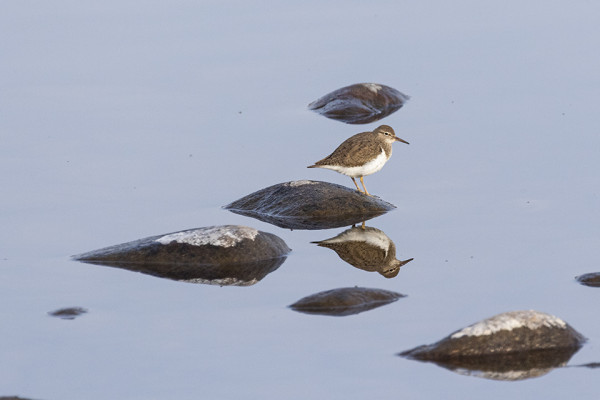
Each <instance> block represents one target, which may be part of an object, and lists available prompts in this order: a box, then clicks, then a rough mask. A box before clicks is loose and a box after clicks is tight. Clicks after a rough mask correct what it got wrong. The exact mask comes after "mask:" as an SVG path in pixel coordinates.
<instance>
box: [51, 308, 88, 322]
mask: <svg viewBox="0 0 600 400" xmlns="http://www.w3.org/2000/svg"><path fill="white" fill-rule="evenodd" d="M87 312H88V310H86V309H85V308H82V307H69V308H61V309H59V310H56V311H49V312H48V315H50V316H52V317H58V318H61V319H75V318H77V317H78V316H80V315H82V314H85V313H87Z"/></svg>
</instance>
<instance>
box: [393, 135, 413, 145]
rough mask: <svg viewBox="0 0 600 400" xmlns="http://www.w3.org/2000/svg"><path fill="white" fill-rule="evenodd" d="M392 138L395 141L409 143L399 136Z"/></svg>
mask: <svg viewBox="0 0 600 400" xmlns="http://www.w3.org/2000/svg"><path fill="white" fill-rule="evenodd" d="M394 139H396V140H397V141H399V142H402V143H406V144H410V143H408V142H407V141H406V140H404V139H400V138H399V137H395V138H394Z"/></svg>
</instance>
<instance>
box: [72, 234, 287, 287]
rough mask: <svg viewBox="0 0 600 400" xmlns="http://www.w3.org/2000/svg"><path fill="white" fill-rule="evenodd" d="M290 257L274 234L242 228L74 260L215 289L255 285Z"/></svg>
mask: <svg viewBox="0 0 600 400" xmlns="http://www.w3.org/2000/svg"><path fill="white" fill-rule="evenodd" d="M289 252H290V249H289V247H288V246H287V245H286V244H285V242H284V241H283V240H282V239H281V238H279V237H277V236H275V235H273V234H271V233H266V232H261V231H258V230H256V229H254V228H249V227H245V226H237V225H223V226H210V227H205V228H198V229H191V230H186V231H181V232H174V233H170V234H167V235H159V236H152V237H148V238H145V239H140V240H136V241H133V242H128V243H123V244H119V245H116V246H111V247H106V248H103V249H100V250H95V251H91V252H88V253H84V254H80V255H78V256H74V258H75V259H76V260H78V261H83V262H86V263H92V264H101V265H108V266H113V267H118V268H123V269H128V270H131V271H138V272H142V273H146V274H150V275H154V276H158V277H163V278H169V279H174V280H179V281H188V282H193V283H206V284H215V285H221V286H223V285H238V286H247V285H252V284H254V283H256V282H258V281H259V280H261V279H262V278H263V277H264V276H266V275H267V274H268V273H270V272H272V271H274V270H276V269H277V268H278V267H279V266H280V265H281V264H282V263H283V261H285V258H286V256H287V254H288V253H289Z"/></svg>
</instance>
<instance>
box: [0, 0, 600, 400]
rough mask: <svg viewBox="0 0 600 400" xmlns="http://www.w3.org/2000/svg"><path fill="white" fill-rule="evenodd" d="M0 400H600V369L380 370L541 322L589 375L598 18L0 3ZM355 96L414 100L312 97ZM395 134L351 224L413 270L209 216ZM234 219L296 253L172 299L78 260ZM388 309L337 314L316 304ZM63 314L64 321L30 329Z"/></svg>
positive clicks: (529, 12)
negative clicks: (345, 147)
mask: <svg viewBox="0 0 600 400" xmlns="http://www.w3.org/2000/svg"><path fill="white" fill-rule="evenodd" d="M0 9H1V10H2V12H1V13H0V19H1V20H2V21H1V23H0V34H1V37H2V38H3V40H2V42H1V43H0V46H1V49H2V54H3V55H4V57H3V58H4V60H5V62H3V63H2V64H1V65H0V72H1V73H0V84H1V87H2V91H1V93H2V94H1V95H0V135H1V146H0V166H1V171H2V173H1V174H0V184H1V187H2V193H3V195H2V196H0V208H1V209H2V210H3V212H2V213H1V214H0V215H1V216H0V226H1V227H2V228H1V229H0V274H1V275H0V276H1V279H0V292H1V293H2V294H3V301H2V303H1V304H0V310H1V314H2V315H3V316H4V320H3V324H2V326H1V327H0V338H2V341H3V346H2V352H1V357H0V376H2V378H1V380H0V395H19V396H21V397H29V398H36V399H81V398H86V399H106V398H118V399H149V398H156V399H158V398H181V399H195V398H198V397H199V396H200V397H203V398H218V399H239V398H265V399H275V398H286V399H300V398H302V399H306V398H328V399H332V398H334V399H338V398H339V399H341V398H344V399H359V398H367V397H369V398H398V397H403V398H412V399H439V398H450V399H452V398H456V399H463V398H474V397H485V398H488V399H505V398H509V397H515V396H518V397H536V398H547V399H559V398H565V397H569V398H571V397H577V398H580V399H585V398H588V399H592V398H597V390H596V389H595V387H593V385H589V382H591V381H594V380H597V378H598V370H597V369H590V368H561V369H557V370H553V371H551V372H549V373H548V374H545V375H543V376H541V377H539V378H535V379H528V380H524V381H520V382H496V381H491V380H486V379H481V378H476V377H470V376H463V375H460V374H456V373H453V372H451V371H448V370H445V369H443V368H440V367H437V366H435V365H433V364H424V363H419V362H416V361H412V360H407V359H404V358H401V357H398V356H396V354H397V353H398V352H400V351H403V350H407V349H410V348H413V347H415V346H418V345H420V344H425V343H432V342H435V341H437V340H438V339H440V338H442V337H444V336H446V335H447V334H449V333H450V332H452V331H454V330H456V329H459V328H461V327H464V326H467V325H469V324H471V323H473V322H476V321H478V320H481V319H484V318H487V317H490V316H492V315H495V314H498V313H501V312H506V311H513V310H521V309H535V310H539V311H543V312H548V313H550V314H554V315H557V316H559V317H560V318H562V319H564V320H565V321H567V322H568V323H569V324H570V325H572V326H573V327H574V328H575V329H577V330H578V331H579V332H581V333H582V334H584V335H585V336H586V337H588V339H589V342H588V343H587V344H586V345H585V346H584V347H583V348H582V349H581V350H580V351H579V352H578V353H576V354H575V356H574V357H573V358H572V359H571V361H570V364H572V365H577V364H586V363H592V362H597V361H598V360H600V353H599V352H598V346H596V345H595V343H596V342H597V341H598V340H599V339H600V323H599V322H598V319H597V318H596V317H597V307H596V305H597V304H598V303H597V300H598V296H599V295H600V292H598V291H597V290H596V289H593V288H588V287H584V286H582V285H579V284H577V283H576V282H575V280H574V277H575V276H578V275H581V274H584V273H587V272H594V271H597V270H598V254H597V253H598V242H599V239H600V231H599V228H598V227H599V226H600V214H599V213H598V212H597V210H598V201H599V197H598V187H599V185H598V183H599V179H598V171H599V170H600V161H599V160H600V158H599V157H598V151H597V149H598V148H600V137H599V136H598V126H599V124H598V122H599V120H598V116H597V115H598V113H597V110H596V108H597V97H598V93H599V92H600V80H598V73H597V71H598V70H600V55H599V54H598V51H597V49H598V48H599V47H600V43H599V41H600V27H599V25H598V23H597V21H598V17H599V15H600V6H599V5H597V4H595V3H591V2H577V3H566V2H559V1H552V2H538V1H535V2H528V3H527V4H523V3H522V2H515V1H509V2H502V3H498V4H488V3H486V4H481V3H480V2H475V1H458V2H451V3H448V2H441V1H438V2H429V3H427V4H421V3H419V4H417V3H415V4H398V3H396V2H388V1H375V2H369V3H368V4H367V3H364V4H362V3H358V2H350V3H348V2H339V1H334V2H330V3H327V4H322V3H321V2H302V4H300V3H298V4H287V3H286V4H283V3H281V4H278V3H269V2H250V3H248V2H233V3H220V2H203V3H201V4H198V3H197V2H188V1H178V2H174V3H173V2H170V3H168V5H167V3H160V2H149V3H146V4H145V5H144V6H143V7H142V8H140V5H139V4H137V3H127V2H126V3H123V2H113V1H108V2H103V3H102V4H96V5H89V4H83V3H78V2H69V1H67V2H60V3H52V4H51V3H47V4H46V3H31V2H22V1H18V2H17V1H5V2H3V3H2V5H1V6H0ZM359 82H377V83H381V84H386V85H389V86H391V87H394V88H396V89H398V90H400V91H401V92H403V93H406V94H408V95H410V96H411V100H410V101H409V102H408V103H407V104H406V105H405V106H404V107H403V108H402V109H400V110H399V111H397V112H396V113H394V114H392V115H391V116H389V117H388V118H385V119H383V120H382V121H378V122H377V123H374V124H369V125H364V126H352V125H346V124H343V123H340V122H337V121H333V120H329V119H326V118H324V117H322V116H319V115H317V114H315V113H313V112H311V111H309V110H308V109H307V108H306V104H308V103H309V102H310V101H312V100H314V99H316V98H318V97H319V96H321V95H322V94H324V93H327V92H328V91H330V90H332V89H334V88H338V87H343V86H346V85H349V84H353V83H359ZM381 123H385V124H388V125H391V126H392V127H393V128H394V129H395V131H396V132H397V134H398V135H399V136H400V137H402V138H404V139H406V140H407V141H409V142H410V143H411V144H410V146H402V147H399V146H396V148H395V151H394V155H393V156H392V159H391V160H390V161H389V162H388V164H387V165H386V166H385V167H384V169H383V170H382V171H380V172H378V173H377V174H375V175H372V176H369V177H367V178H366V181H367V185H368V187H369V191H371V192H372V193H373V194H376V195H378V196H380V197H381V198H382V199H384V200H386V201H389V202H391V203H393V204H395V205H396V206H398V208H397V209H396V210H394V211H392V212H390V213H388V214H385V215H383V216H380V217H377V218H375V219H372V220H370V221H368V224H367V225H368V226H372V227H374V228H377V229H379V230H381V231H382V232H384V233H385V234H386V235H387V236H388V237H389V238H390V239H391V240H392V241H393V242H394V244H395V247H396V255H397V258H398V259H402V260H404V259H407V258H414V260H413V261H412V262H410V263H409V264H407V265H405V266H404V267H402V269H401V271H400V272H399V274H398V276H397V277H395V278H392V279H386V278H384V277H383V276H381V275H380V274H376V273H372V272H367V271H363V270H360V269H357V268H354V267H352V266H351V265H349V264H347V263H345V262H344V261H343V260H341V259H340V258H339V257H338V256H337V255H336V253H335V252H332V251H330V250H328V249H324V248H320V247H317V246H316V245H314V244H311V243H310V242H312V241H319V240H324V239H327V238H330V237H333V236H335V235H337V234H339V233H341V232H343V231H344V230H345V229H346V228H338V229H331V230H324V231H301V230H294V231H290V230H286V229H282V228H278V227H276V226H273V225H269V224H267V223H264V222H260V221H257V220H255V219H252V218H248V217H244V216H241V215H236V214H233V213H230V212H228V211H226V210H223V209H221V206H223V205H225V204H229V203H230V202H232V201H234V200H236V199H238V198H240V197H242V196H244V195H246V194H248V193H251V192H254V191H256V190H259V189H261V188H264V187H267V186H270V185H273V184H276V183H281V182H286V181H290V180H297V179H313V180H324V181H330V182H333V183H339V184H344V185H348V186H349V187H351V185H352V183H351V181H350V179H348V178H347V177H345V176H342V175H339V174H336V173H334V172H332V171H326V170H314V169H307V168H306V166H308V165H310V164H311V163H312V162H314V161H315V160H318V159H320V158H322V157H324V156H326V155H327V154H329V153H330V152H331V151H332V150H333V149H334V148H335V147H336V146H337V145H338V144H339V143H341V142H342V141H343V140H344V139H345V138H347V137H349V136H351V135H353V134H355V133H358V132H360V131H363V130H371V129H373V128H375V127H376V126H377V125H378V124H381ZM221 224H242V225H248V226H252V227H254V228H257V229H260V230H263V231H266V232H271V233H274V234H276V235H278V236H280V237H281V238H283V239H284V240H285V241H286V243H287V244H288V245H289V246H290V247H291V248H292V249H293V252H292V253H291V254H290V256H289V257H288V258H287V260H286V261H285V262H284V263H283V264H282V265H281V266H280V267H279V268H278V269H277V270H276V271H275V272H273V273H271V274H269V275H268V276H267V277H265V278H264V279H263V280H262V281H260V282H259V283H257V284H256V285H253V286H250V287H222V288H221V287H218V286H209V285H197V284H190V283H183V282H175V281H171V280H167V279H160V278H156V277H152V276H148V275H143V274H139V273H133V272H130V271H126V270H120V269H116V268H109V267H102V266H97V265H90V264H83V263H78V262H74V261H72V260H71V259H70V256H71V255H73V254H78V253H82V252H85V251H89V250H93V249H97V248H101V247H105V246H109V245H113V244H117V243H122V242H127V241H131V240H136V239H139V238H142V237H147V236H152V235H160V234H164V233H168V232H173V231H179V230H183V229H189V228H196V227H202V226H210V225H221ZM353 286H360V287H369V288H380V289H384V290H391V291H394V292H398V293H402V294H406V295H407V297H406V298H402V299H400V300H399V301H397V302H395V303H392V304H389V305H386V306H385V307H380V308H377V309H373V310H371V311H368V312H364V313H361V314H357V315H351V316H347V317H324V316H315V315H307V314H302V313H297V312H294V311H292V310H290V309H289V308H287V306H288V305H289V304H291V303H293V302H294V301H296V300H297V299H300V298H302V297H304V296H307V295H309V294H312V293H317V292H320V291H324V290H330V289H334V288H341V287H353ZM68 307H81V308H84V309H86V310H87V311H88V312H87V313H85V314H82V315H80V316H78V317H77V318H76V319H74V320H63V319H60V318H53V317H51V316H49V315H48V312H52V311H54V310H58V309H61V308H68Z"/></svg>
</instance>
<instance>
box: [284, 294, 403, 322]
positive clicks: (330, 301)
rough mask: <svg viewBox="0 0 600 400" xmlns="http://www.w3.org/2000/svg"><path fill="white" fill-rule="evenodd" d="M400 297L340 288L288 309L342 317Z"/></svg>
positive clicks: (306, 299) (304, 300)
mask: <svg viewBox="0 0 600 400" xmlns="http://www.w3.org/2000/svg"><path fill="white" fill-rule="evenodd" d="M401 297H405V295H403V294H400V293H396V292H391V291H389V290H383V289H370V288H360V287H351V288H340V289H332V290H326V291H324V292H319V293H315V294H312V295H310V296H306V297H304V298H302V299H300V300H298V301H297V302H295V303H294V304H292V305H290V308H291V309H293V310H294V311H299V312H302V313H306V314H320V315H329V316H335V317H342V316H346V315H352V314H358V313H361V312H364V311H369V310H372V309H374V308H377V307H381V306H383V305H386V304H389V303H392V302H394V301H396V300H398V299H399V298H401Z"/></svg>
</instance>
